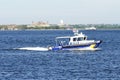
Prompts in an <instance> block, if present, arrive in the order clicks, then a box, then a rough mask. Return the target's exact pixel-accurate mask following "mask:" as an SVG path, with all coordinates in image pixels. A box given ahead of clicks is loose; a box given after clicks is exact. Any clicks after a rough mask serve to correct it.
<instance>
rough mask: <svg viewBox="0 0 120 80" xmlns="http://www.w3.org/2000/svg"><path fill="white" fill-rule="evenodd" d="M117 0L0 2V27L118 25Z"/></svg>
mask: <svg viewBox="0 0 120 80" xmlns="http://www.w3.org/2000/svg"><path fill="white" fill-rule="evenodd" d="M119 8H120V0H0V24H30V23H31V22H32V21H35V22H37V21H48V22H49V23H52V24H59V23H60V20H61V19H62V20H63V21H64V23H66V24H102V23H104V24H120V9H119Z"/></svg>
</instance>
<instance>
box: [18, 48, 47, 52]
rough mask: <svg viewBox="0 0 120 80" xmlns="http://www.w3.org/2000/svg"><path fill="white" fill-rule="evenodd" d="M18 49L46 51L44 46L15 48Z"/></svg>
mask: <svg viewBox="0 0 120 80" xmlns="http://www.w3.org/2000/svg"><path fill="white" fill-rule="evenodd" d="M17 49H19V50H31V51H48V48H44V47H23V48H17Z"/></svg>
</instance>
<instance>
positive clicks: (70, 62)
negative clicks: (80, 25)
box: [0, 30, 120, 80]
mask: <svg viewBox="0 0 120 80" xmlns="http://www.w3.org/2000/svg"><path fill="white" fill-rule="evenodd" d="M82 32H83V33H85V34H86V35H88V38H89V39H95V40H103V43H102V44H101V45H100V48H101V49H102V50H100V51H47V50H44V49H45V48H46V47H47V46H49V45H55V41H54V38H55V37H57V36H67V35H72V34H73V33H72V31H69V30H41V31H39V30H38V31H0V80H119V79H120V58H119V57H120V53H119V52H120V46H119V45H120V36H119V34H120V30H96V31H82ZM18 48H29V49H31V48H32V49H33V50H29V49H28V50H19V49H18ZM35 48H40V49H41V50H39V51H38V50H34V49H35Z"/></svg>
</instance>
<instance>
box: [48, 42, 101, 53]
mask: <svg viewBox="0 0 120 80" xmlns="http://www.w3.org/2000/svg"><path fill="white" fill-rule="evenodd" d="M101 42H102V41H96V42H94V43H88V44H82V45H66V46H55V47H50V48H49V50H53V51H56V50H96V49H97V47H98V46H99V45H100V43H101Z"/></svg>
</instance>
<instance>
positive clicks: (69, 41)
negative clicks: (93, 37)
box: [56, 33, 87, 46]
mask: <svg viewBox="0 0 120 80" xmlns="http://www.w3.org/2000/svg"><path fill="white" fill-rule="evenodd" d="M85 40H87V36H86V35H84V34H82V33H80V34H77V35H75V36H65V37H57V38H56V45H58V44H59V45H60V46H64V45H79V44H80V43H81V42H82V43H83V42H85Z"/></svg>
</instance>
